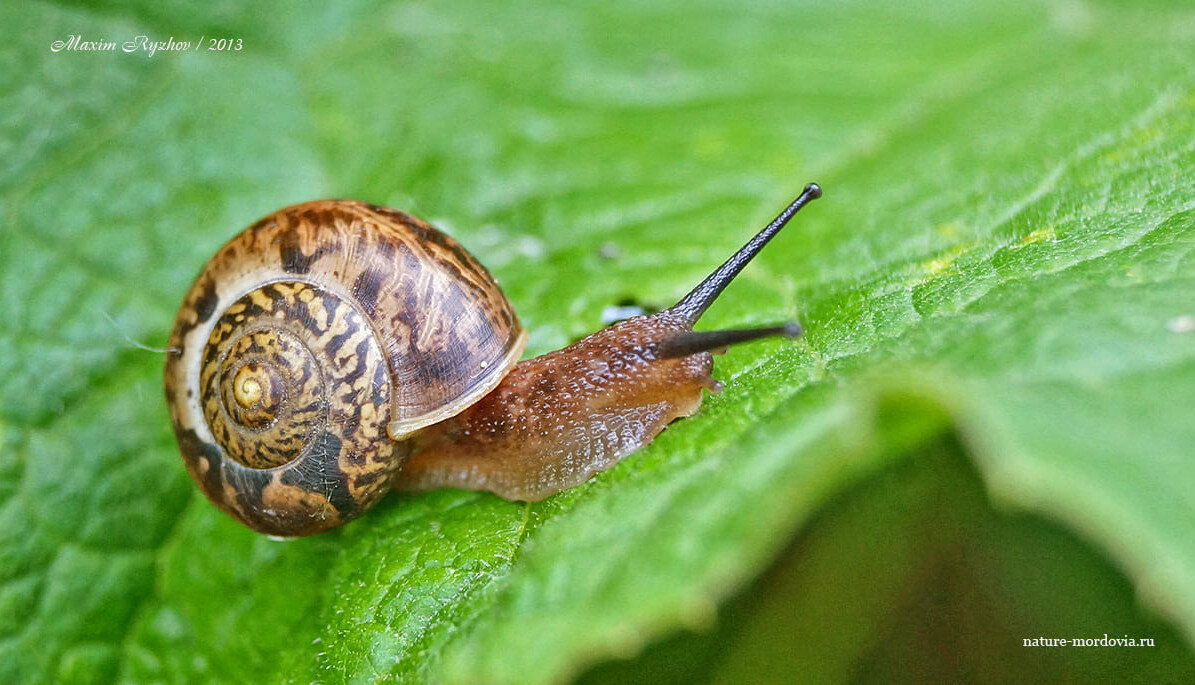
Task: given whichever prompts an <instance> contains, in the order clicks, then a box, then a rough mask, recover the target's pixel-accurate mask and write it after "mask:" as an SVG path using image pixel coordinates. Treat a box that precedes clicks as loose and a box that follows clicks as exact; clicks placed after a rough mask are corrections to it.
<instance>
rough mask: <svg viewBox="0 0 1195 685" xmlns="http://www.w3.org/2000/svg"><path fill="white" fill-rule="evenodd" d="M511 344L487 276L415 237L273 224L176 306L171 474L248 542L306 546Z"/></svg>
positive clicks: (301, 216)
mask: <svg viewBox="0 0 1195 685" xmlns="http://www.w3.org/2000/svg"><path fill="white" fill-rule="evenodd" d="M525 342H526V334H525V332H524V331H523V329H522V327H521V326H520V325H519V322H518V319H517V317H516V315H515V313H514V309H513V307H511V305H510V303H509V302H508V301H507V299H506V298H505V296H504V295H503V294H502V292H501V290H500V289H499V288H498V286H497V284H496V283H495V282H494V280H493V278H492V277H491V276H490V275H489V273H488V272H487V271H486V270H485V269H484V267H482V266H481V265H480V264H479V263H478V262H477V261H476V260H475V259H474V258H473V257H472V256H470V255H469V254H468V253H467V252H465V251H464V249H463V248H461V247H460V245H458V244H457V243H456V242H455V241H453V240H452V239H451V238H448V237H447V236H445V235H443V234H442V233H440V232H439V231H437V230H436V229H434V228H433V227H431V226H430V225H428V224H426V223H424V222H423V221H421V220H419V219H417V218H415V217H412V216H410V215H407V214H404V213H402V212H397V211H395V210H391V209H386V208H382V207H377V206H374V205H368V204H365V203H361V202H354V201H337V200H326V201H318V202H309V203H305V204H301V205H295V206H292V207H288V208H285V209H282V210H280V211H278V212H276V213H274V214H272V215H270V216H268V217H266V218H264V219H262V220H261V221H259V222H257V223H256V224H254V225H253V226H251V227H249V228H248V229H246V230H245V231H244V232H242V233H241V234H239V235H238V236H236V237H234V238H233V239H232V240H231V241H229V242H228V243H227V244H226V245H225V246H224V247H223V248H222V249H221V250H220V251H219V252H218V253H217V254H216V255H215V257H213V258H212V259H211V260H210V261H209V262H208V264H207V265H206V266H205V268H204V270H203V272H202V273H201V274H200V275H199V278H198V279H197V280H196V281H195V284H194V285H193V286H192V287H191V290H190V291H189V292H188V294H187V296H186V298H185V300H184V303H183V307H182V309H181V310H180V312H179V315H178V319H177V320H176V322H175V327H174V332H173V335H172V337H171V342H170V348H171V351H170V352H169V353H168V354H167V358H166V369H165V372H166V394H167V402H168V405H169V407H170V413H171V419H172V421H173V425H174V429H175V433H176V436H177V437H178V441H179V445H180V447H181V451H182V454H183V459H184V462H185V463H186V465H187V470H188V472H189V473H190V474H191V476H192V478H193V479H194V480H195V481H196V483H198V484H199V486H200V488H201V489H202V490H203V491H204V493H205V494H206V495H207V496H208V497H209V498H210V499H211V500H212V501H213V502H214V503H215V504H216V505H217V506H219V507H220V508H221V509H224V510H225V511H227V512H228V513H230V514H232V515H233V516H234V517H236V518H238V519H239V520H241V521H242V522H244V523H246V524H247V525H249V526H250V527H252V528H254V529H256V530H259V531H262V532H266V533H270V534H274V535H283V536H294V535H307V534H311V533H315V532H319V531H321V530H324V529H327V528H330V527H332V526H336V525H339V524H341V523H343V522H344V521H346V520H348V519H351V518H354V517H355V516H357V515H358V514H360V513H361V512H362V511H364V510H365V509H366V508H367V507H369V506H370V505H371V504H373V503H374V502H375V501H376V500H377V499H379V498H380V497H381V496H382V495H383V494H384V493H385V492H386V491H387V489H388V488H389V483H390V480H391V476H393V474H394V472H395V471H396V470H397V469H398V468H400V466H401V462H402V460H403V459H404V458H405V457H406V453H407V450H405V449H402V448H401V447H400V444H399V443H398V442H395V440H394V439H393V438H397V439H400V440H401V439H402V438H404V437H405V436H406V435H409V434H410V433H412V432H414V431H416V430H418V429H420V428H423V427H425V426H427V425H430V424H432V423H436V422H438V421H441V420H443V419H444V418H447V417H448V416H452V415H455V414H456V413H458V412H459V411H461V410H462V409H464V408H465V407H467V406H469V405H471V404H472V403H473V402H475V401H477V400H478V399H479V398H480V397H482V396H483V395H485V394H486V393H487V392H489V391H490V390H491V389H493V387H494V386H496V385H497V384H498V383H499V382H500V381H501V379H502V377H503V376H505V375H506V373H507V371H509V369H510V367H511V366H513V365H514V363H515V362H516V361H517V360H518V357H519V355H520V354H521V352H522V348H523V345H524V344H525Z"/></svg>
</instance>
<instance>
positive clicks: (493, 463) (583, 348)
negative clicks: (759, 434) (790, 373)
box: [394, 312, 721, 501]
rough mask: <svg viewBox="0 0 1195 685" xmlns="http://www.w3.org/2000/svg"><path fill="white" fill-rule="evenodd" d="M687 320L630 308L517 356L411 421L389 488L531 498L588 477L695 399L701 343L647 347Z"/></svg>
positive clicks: (705, 358)
mask: <svg viewBox="0 0 1195 685" xmlns="http://www.w3.org/2000/svg"><path fill="white" fill-rule="evenodd" d="M691 329H692V324H691V323H690V322H689V321H688V320H686V319H683V318H681V317H678V316H671V315H670V314H669V313H668V312H661V313H660V314H656V315H652V316H639V317H635V318H633V319H628V320H627V321H623V322H621V323H617V324H614V325H613V326H610V327H609V328H605V329H603V330H600V331H598V332H597V333H594V334H593V335H591V336H589V337H587V338H585V339H583V340H581V341H579V342H577V343H574V344H573V345H570V346H568V347H566V348H564V349H561V350H557V351H556V352H551V353H549V354H545V355H543V356H541V357H536V358H534V359H529V360H527V361H524V362H520V363H519V364H518V365H516V366H515V367H514V368H513V369H512V370H511V372H510V374H509V375H508V376H506V378H504V379H503V380H502V382H501V383H500V384H498V387H497V388H495V389H494V391H493V392H491V393H490V394H488V395H486V396H485V397H483V398H482V399H481V400H480V401H478V402H477V403H476V404H474V405H472V406H470V407H468V408H466V409H465V410H464V411H462V412H461V413H460V414H457V415H456V416H453V417H451V418H449V419H446V420H445V421H443V422H441V423H438V424H435V425H432V426H428V427H427V428H425V429H423V430H421V431H419V432H418V433H416V434H415V435H414V436H412V440H411V442H410V448H411V452H412V454H413V455H414V456H413V457H412V458H411V460H410V461H408V462H406V463H405V464H404V465H403V468H402V470H401V471H399V472H398V473H396V474H395V477H394V488H395V489H396V490H406V491H421V490H431V489H435V488H439V487H455V488H463V489H467V490H489V491H492V492H495V493H497V494H498V495H500V496H502V497H505V498H507V499H512V500H529V501H536V500H540V499H543V498H545V497H548V496H549V495H553V494H555V493H557V492H560V491H561V490H565V489H567V488H570V487H572V486H574V485H577V484H579V483H583V482H585V481H586V480H588V479H589V478H590V477H591V476H593V474H595V473H597V472H599V471H602V470H605V469H607V468H609V467H611V466H613V465H614V464H615V463H617V462H618V460H619V459H621V458H623V457H624V456H626V455H627V454H630V453H631V452H633V451H635V450H636V449H638V448H640V447H642V446H643V445H646V444H647V443H649V442H651V440H652V439H653V438H654V437H655V436H656V435H658V434H659V433H660V431H662V430H664V428H665V427H666V426H667V425H668V423H669V422H671V421H672V420H674V419H677V418H680V417H683V416H689V415H691V414H692V413H693V412H695V411H697V409H698V407H700V406H701V399H702V394H701V390H702V388H706V389H708V390H710V391H712V392H717V391H719V390H720V389H721V385H720V384H719V383H718V382H717V381H715V380H713V378H711V377H710V371H711V369H712V367H713V357H712V356H711V355H710V353H708V352H702V353H699V354H693V355H689V356H685V357H680V358H674V359H661V358H658V357H657V355H656V354H655V351H656V348H657V346H658V344H659V343H660V342H661V341H663V340H665V339H667V338H668V337H670V336H672V335H675V334H678V333H685V332H688V331H690V330H691Z"/></svg>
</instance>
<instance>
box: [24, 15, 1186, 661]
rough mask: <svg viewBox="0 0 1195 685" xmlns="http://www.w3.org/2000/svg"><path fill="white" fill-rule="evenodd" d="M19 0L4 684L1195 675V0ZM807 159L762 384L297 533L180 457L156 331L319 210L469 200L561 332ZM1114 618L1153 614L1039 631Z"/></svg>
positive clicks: (720, 230) (558, 336) (722, 322)
mask: <svg viewBox="0 0 1195 685" xmlns="http://www.w3.org/2000/svg"><path fill="white" fill-rule="evenodd" d="M0 26H5V27H8V28H9V29H10V30H9V31H6V32H5V33H6V38H5V40H4V42H3V43H0V311H3V312H4V315H3V317H0V681H3V682H106V681H112V680H121V681H137V682H140V681H170V682H177V681H192V680H220V681H242V680H261V681H272V682H278V681H299V682H309V681H321V682H340V681H346V680H348V681H374V680H403V681H411V680H426V681H434V682H560V681H568V680H571V679H575V678H579V679H581V680H582V681H585V682H608V681H626V680H646V681H655V682H661V681H663V682H667V681H676V682H681V681H684V682H689V681H694V680H696V681H711V682H712V681H716V682H801V681H834V680H842V679H859V680H869V681H890V680H911V679H934V680H959V679H966V680H975V681H992V682H1002V681H1007V680H1011V679H1021V680H1035V681H1037V680H1049V681H1083V682H1086V681H1092V680H1104V679H1117V680H1150V681H1159V682H1160V681H1170V682H1181V681H1184V680H1188V681H1189V680H1190V679H1191V678H1192V677H1193V676H1195V659H1193V658H1192V653H1191V650H1190V647H1191V645H1192V644H1193V639H1195V504H1193V503H1192V502H1193V500H1192V497H1191V493H1192V492H1195V459H1193V457H1195V449H1193V448H1192V445H1193V444H1195V420H1193V419H1195V409H1193V407H1195V298H1193V297H1192V293H1193V292H1195V259H1193V258H1192V254H1193V250H1195V192H1193V191H1192V184H1191V179H1192V177H1193V173H1192V172H1193V171H1195V116H1193V115H1195V52H1193V51H1192V49H1191V46H1192V45H1193V44H1195V7H1192V6H1191V4H1190V3H1186V2H1177V1H1176V2H1166V1H1163V0H1157V1H1154V2H1132V1H1129V0H1124V1H1123V2H1116V1H1113V0H1057V1H1055V2H1031V3H1025V2H998V1H992V2H986V1H985V2H957V3H950V2H948V3H909V2H862V1H861V2H841V3H752V4H748V5H744V4H741V3H732V2H691V1H690V2H671V1H668V2H665V1H660V2H651V3H644V2H623V1H615V2H605V3H569V4H567V5H563V6H555V5H549V4H540V3H531V2H525V3H519V2H515V3H503V4H497V3H482V4H478V3H470V2H442V3H425V4H419V3H387V2H347V3H338V4H337V5H336V6H335V7H328V8H319V9H317V8H308V9H298V8H296V7H292V6H291V5H290V4H283V3H277V4H272V3H264V4H256V5H254V6H252V7H241V6H240V3H232V2H217V3H209V4H206V5H203V6H183V5H172V4H163V3H158V2H134V1H130V2H112V3H94V4H93V3H85V2H59V3H45V2H33V3H24V4H21V5H20V6H18V5H17V4H16V3H8V4H6V5H4V6H3V7H2V8H0ZM72 35H78V36H81V38H82V39H83V40H88V41H112V42H114V43H115V44H116V45H117V50H115V51H111V52H92V51H80V50H70V49H63V50H58V51H55V50H54V48H53V46H54V44H55V42H56V41H62V42H67V41H68V40H69V37H70V36H72ZM137 36H147V37H148V39H149V40H162V41H164V40H167V39H168V38H173V39H174V40H175V41H190V42H191V44H192V48H193V49H190V50H187V51H183V52H166V51H159V52H157V53H155V54H153V55H152V56H150V55H149V54H148V53H147V52H146V51H143V50H136V51H134V52H131V53H125V52H123V51H122V50H121V49H120V46H121V45H122V44H123V43H124V42H126V41H131V40H135V39H136V37H137ZM201 38H202V39H203V40H202V42H201V41H200V39H201ZM211 39H217V40H218V39H233V40H235V41H238V44H239V45H240V46H241V49H240V50H226V51H213V50H208V47H209V42H208V41H210V40H211ZM811 180H816V181H818V182H820V183H821V184H822V185H823V187H824V188H825V190H826V197H825V198H823V199H822V200H819V201H818V202H817V203H815V204H814V205H811V206H810V207H809V208H808V209H807V210H805V211H804V212H802V215H801V216H800V217H798V218H797V220H796V222H795V223H794V224H793V225H792V226H791V227H790V228H788V229H787V230H786V232H785V233H784V234H783V235H781V236H780V237H779V238H778V239H777V240H776V241H774V243H773V244H772V245H770V246H769V248H768V250H767V251H765V253H764V254H763V255H762V256H761V257H760V258H759V259H758V260H757V263H754V264H752V266H751V267H750V268H749V269H748V270H747V271H746V272H744V274H743V275H742V277H741V278H740V279H739V280H738V281H736V283H735V284H734V286H733V287H732V288H731V289H730V290H729V291H728V292H727V293H726V295H725V296H724V298H723V299H722V300H721V301H719V303H718V304H717V305H716V306H715V307H714V308H713V309H711V310H710V312H709V314H708V316H707V317H706V319H705V320H703V327H709V328H714V327H721V326H746V325H759V324H765V323H771V322H776V321H781V320H787V319H790V318H794V317H795V318H797V319H799V320H800V321H801V322H802V323H803V324H804V325H805V328H806V330H807V334H806V336H805V338H804V339H802V340H801V341H799V342H797V343H791V342H785V341H769V342H762V343H758V344H754V345H751V346H745V347H740V348H736V349H734V350H732V351H731V352H730V353H729V354H728V355H726V356H725V357H721V358H719V359H718V361H717V364H716V369H715V376H716V377H718V378H719V379H721V380H723V381H724V382H726V385H727V387H726V391H725V392H724V393H723V394H721V395H718V396H714V397H709V398H708V399H707V401H706V403H705V406H704V407H703V409H702V411H701V412H700V413H699V414H698V415H697V416H694V417H692V418H690V419H686V420H684V421H682V422H679V423H677V424H675V425H673V426H672V427H671V428H670V429H669V430H668V431H666V432H665V433H664V434H663V435H662V436H661V437H660V438H659V439H658V440H657V441H656V442H654V443H653V444H652V445H651V446H650V447H649V448H647V449H645V450H643V451H641V452H639V453H637V454H635V455H633V456H631V457H629V458H627V459H626V460H624V461H623V463H621V464H619V465H618V466H617V467H616V468H614V469H612V470H610V471H608V472H606V473H603V474H600V475H599V476H598V477H597V478H595V479H594V480H593V481H591V482H589V483H586V484H585V485H582V486H580V487H578V488H575V489H573V490H570V491H568V492H566V493H562V494H561V495H558V496H556V497H553V498H550V499H549V500H547V501H545V502H541V503H537V504H532V505H526V504H520V503H511V502H504V501H501V500H498V499H497V498H495V497H493V496H490V495H485V494H475V493H463V492H456V491H450V490H446V491H441V492H435V493H430V494H427V495H421V496H391V497H389V498H387V499H386V500H385V501H384V502H383V503H382V504H381V505H380V506H379V507H377V508H376V509H375V510H373V511H371V512H370V513H369V514H367V515H366V516H364V517H362V518H361V519H359V520H358V521H356V522H354V523H352V524H350V525H348V526H346V527H344V528H343V529H341V530H337V531H335V532H332V533H329V534H326V535H322V536H318V537H316V538H313V539H305V540H298V541H291V542H279V541H273V540H269V539H267V538H264V537H262V536H259V535H257V534H254V533H252V532H251V531H248V530H246V529H244V528H242V527H240V526H239V525H238V524H236V523H234V522H233V521H231V520H229V519H228V518H227V517H225V516H223V515H222V514H220V513H219V512H217V511H216V510H215V509H214V508H213V507H211V506H210V505H209V504H208V503H207V502H206V501H205V500H204V499H203V498H202V496H201V495H200V494H199V493H198V491H197V490H196V489H195V488H194V487H193V486H192V485H191V483H190V481H189V480H188V479H187V477H186V475H185V473H184V472H183V469H182V467H181V463H180V461H179V459H178V456H177V450H176V447H175V445H174V442H173V438H172V436H171V433H170V430H169V425H168V420H167V417H166V412H165V407H164V406H163V401H162V395H161V387H160V386H161V378H160V375H161V364H162V356H161V353H160V352H156V351H154V350H153V349H152V348H161V347H162V346H164V345H165V344H166V338H167V335H168V332H169V329H170V326H171V323H172V321H173V317H174V314H175V311H176V308H177V306H178V303H179V302H180V301H181V298H182V295H183V293H184V292H185V291H186V289H187V287H188V285H189V284H190V282H191V279H193V278H194V276H195V274H196V273H197V272H198V270H199V268H200V266H201V265H202V264H203V262H204V261H205V260H206V259H207V258H208V256H209V255H210V254H211V253H212V252H213V251H214V250H215V249H216V248H217V247H219V245H221V244H222V243H223V242H224V241H225V240H227V239H228V238H230V237H231V236H232V235H233V234H235V233H236V232H237V231H238V230H240V229H241V228H243V227H245V226H247V225H249V224H250V223H252V222H253V221H254V220H256V219H257V218H259V217H261V216H263V215H265V214H267V213H269V212H271V211H273V210H275V209H277V208H279V207H282V206H284V205H287V204H290V203H294V202H299V201H303V200H308V199H314V198H319V197H351V198H357V199H362V200H368V201H371V202H375V203H380V204H386V205H391V206H395V207H398V208H401V209H404V210H407V211H410V212H412V213H415V214H418V215H420V216H422V217H424V218H426V219H428V220H430V221H432V222H433V223H435V224H436V225H438V226H440V227H441V228H443V229H445V230H446V231H448V232H449V233H451V234H452V235H453V236H455V237H456V238H457V239H458V240H460V241H461V242H462V243H463V244H464V245H465V246H466V247H468V248H469V249H470V250H471V251H472V252H473V253H474V254H476V255H477V256H478V257H479V259H480V260H481V261H482V262H483V263H485V264H486V265H487V266H488V267H489V268H490V269H491V271H492V272H493V273H494V274H495V275H496V277H497V278H498V279H499V281H500V282H501V283H502V285H503V287H504V289H505V290H506V292H507V294H508V295H509V296H510V298H511V299H512V301H513V302H514V303H515V305H516V307H517V309H518V311H519V314H520V316H521V317H522V319H523V322H524V324H525V325H526V326H527V328H528V329H529V332H530V336H531V343H530V349H529V352H530V353H542V352H545V351H548V350H550V349H553V348H556V347H559V346H561V345H563V344H566V343H567V342H569V341H571V340H574V339H576V338H579V337H581V336H582V335H584V334H586V333H588V332H590V331H592V330H594V329H596V328H598V327H599V326H600V325H601V312H602V309H603V308H605V307H607V306H609V305H611V304H614V303H616V302H619V301H621V300H624V299H628V298H629V299H633V300H636V301H639V302H643V303H647V304H656V305H667V304H669V303H671V302H672V301H675V299H676V298H678V297H679V296H680V295H682V294H683V293H685V292H686V291H687V290H688V288H689V287H690V286H692V285H693V284H694V283H695V282H696V281H697V280H698V279H700V278H701V277H702V276H703V275H704V274H705V273H707V272H708V271H709V270H710V269H711V268H712V267H713V266H715V265H716V264H718V263H719V262H720V261H721V260H722V259H723V258H724V257H725V256H726V255H728V254H729V253H730V252H731V251H732V250H733V249H735V248H736V247H737V246H738V245H739V244H741V242H742V241H743V240H744V238H746V237H747V236H748V235H750V233H751V232H752V231H753V230H755V229H756V228H757V227H758V226H760V225H761V224H762V223H763V222H765V221H767V220H768V219H770V218H771V217H772V216H773V215H774V214H775V212H776V211H778V210H779V209H780V208H782V207H783V206H784V204H785V203H786V202H787V201H788V200H790V199H791V197H792V196H793V195H794V194H795V193H797V192H799V190H800V188H801V187H802V186H803V185H804V183H805V182H807V181H811ZM146 348H151V349H146ZM1105 633H1107V634H1108V635H1109V636H1110V637H1122V636H1124V635H1127V636H1129V637H1134V638H1141V637H1145V638H1152V639H1153V640H1154V641H1155V646H1154V647H1152V648H1108V647H1085V648H1061V647H1057V648H1042V647H1038V648H1029V647H1024V646H1022V645H1023V640H1024V639H1025V638H1035V637H1066V638H1089V637H1094V638H1099V637H1103V635H1104V634H1105Z"/></svg>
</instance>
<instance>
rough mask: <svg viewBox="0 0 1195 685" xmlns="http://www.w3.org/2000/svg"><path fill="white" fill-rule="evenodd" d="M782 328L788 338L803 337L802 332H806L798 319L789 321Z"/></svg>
mask: <svg viewBox="0 0 1195 685" xmlns="http://www.w3.org/2000/svg"><path fill="white" fill-rule="evenodd" d="M781 328H782V330H781V335H783V336H784V337H786V338H794V339H795V338H799V337H801V334H802V333H804V332H805V329H804V328H801V324H799V323H797V322H796V321H789V322H788V323H786V324H784V325H783V326H782V327H781Z"/></svg>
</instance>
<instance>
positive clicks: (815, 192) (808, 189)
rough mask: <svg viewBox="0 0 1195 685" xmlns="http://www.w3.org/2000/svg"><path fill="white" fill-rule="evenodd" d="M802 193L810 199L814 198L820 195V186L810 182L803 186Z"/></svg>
mask: <svg viewBox="0 0 1195 685" xmlns="http://www.w3.org/2000/svg"><path fill="white" fill-rule="evenodd" d="M803 194H804V195H808V196H809V199H810V200H816V199H818V198H819V197H821V196H822V187H821V186H820V185H818V184H816V183H810V184H809V185H807V186H805V192H804V193H803Z"/></svg>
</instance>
